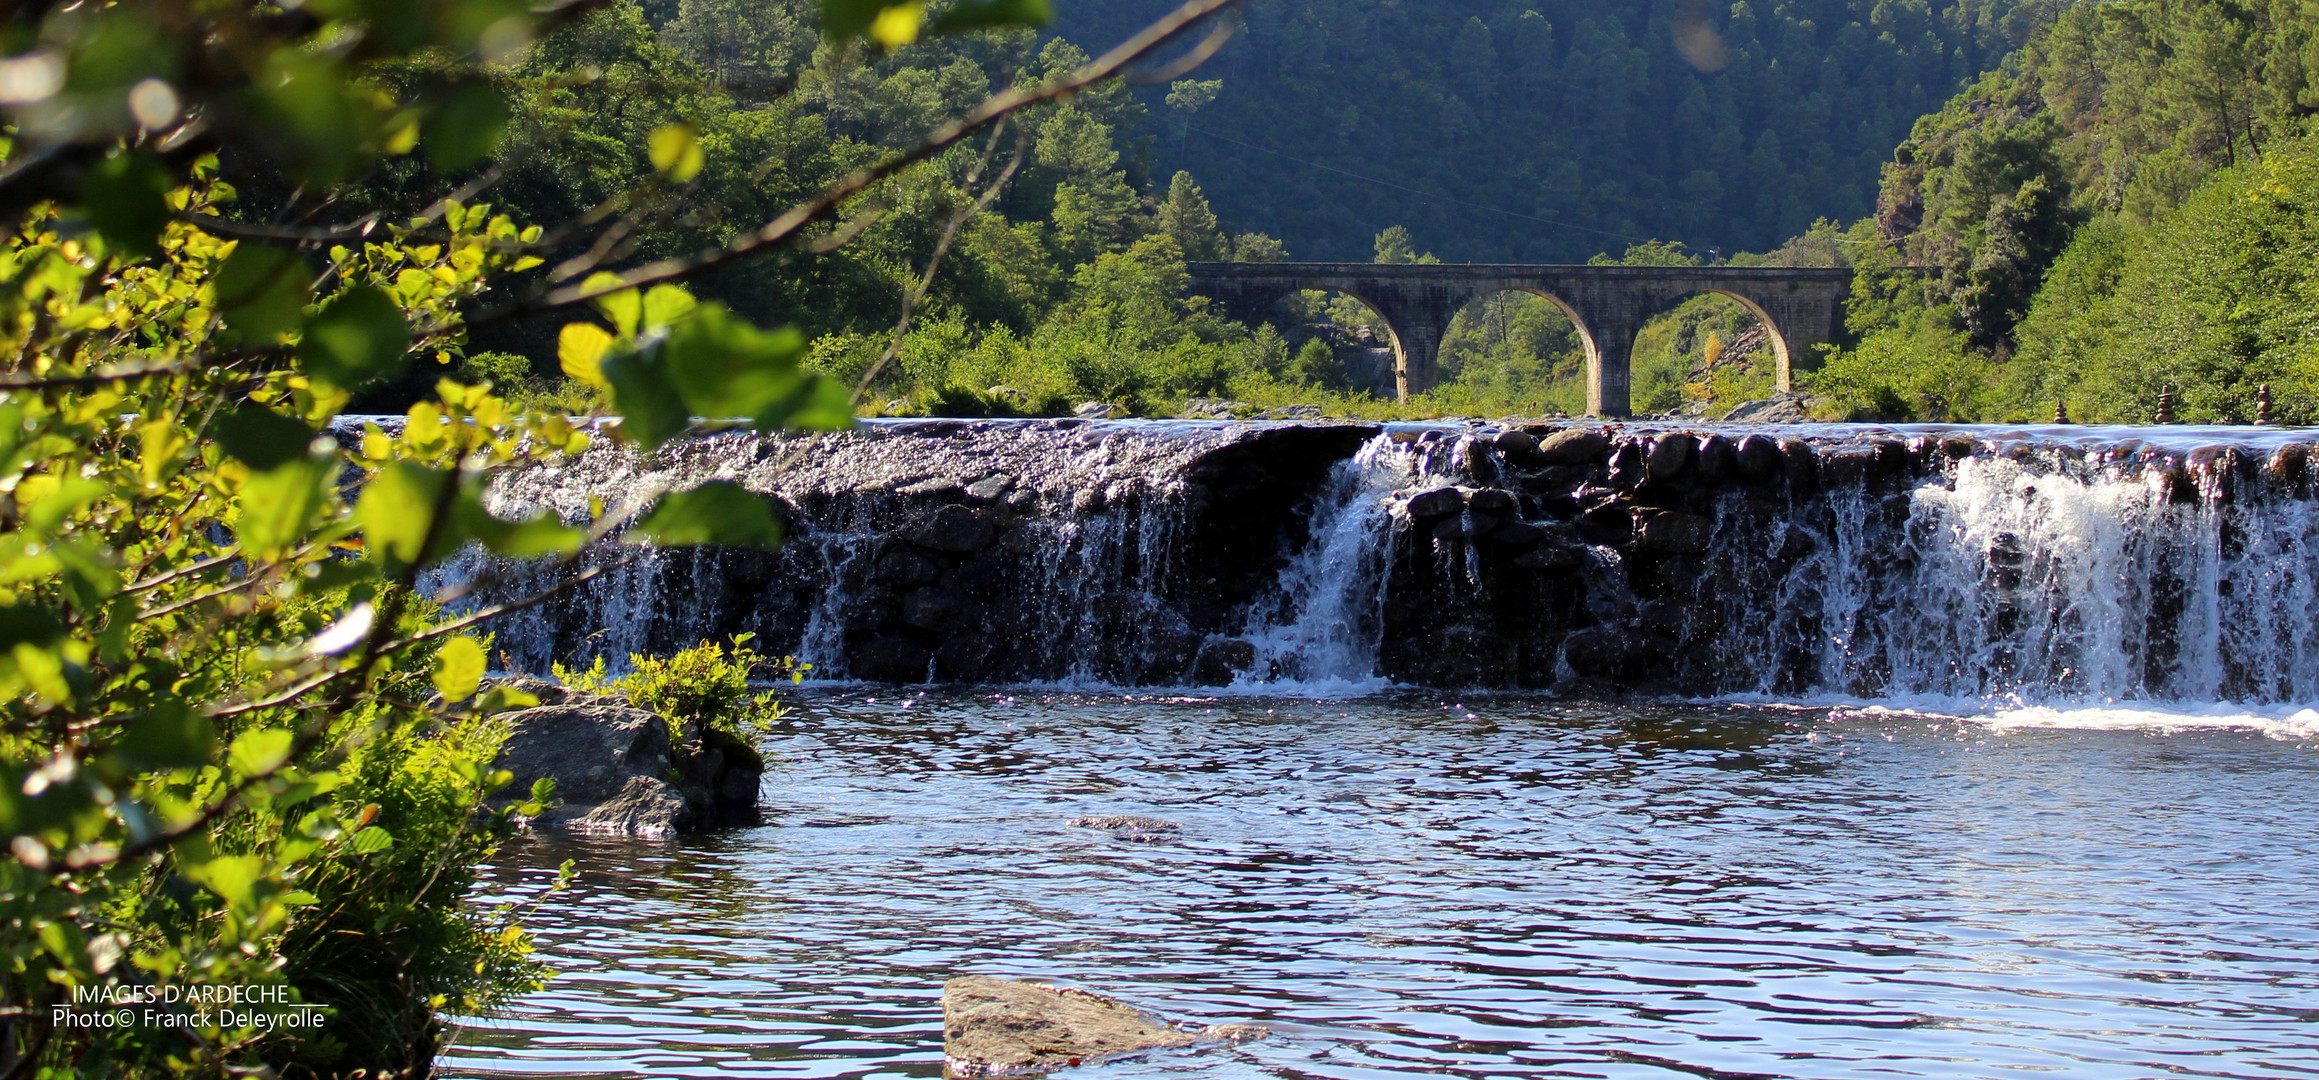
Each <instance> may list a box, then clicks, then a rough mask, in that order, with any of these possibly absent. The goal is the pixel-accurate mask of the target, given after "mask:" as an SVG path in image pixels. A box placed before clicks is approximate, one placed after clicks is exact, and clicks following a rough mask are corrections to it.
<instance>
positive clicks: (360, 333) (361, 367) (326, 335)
mask: <svg viewBox="0 0 2319 1080" xmlns="http://www.w3.org/2000/svg"><path fill="white" fill-rule="evenodd" d="M410 348H411V326H410V324H409V323H407V322H404V321H403V313H402V309H401V308H398V307H396V306H395V302H394V298H393V297H391V296H388V295H387V294H386V291H385V290H383V289H379V288H376V287H373V286H369V285H357V286H355V287H354V288H351V289H348V290H346V291H345V292H342V293H340V294H338V295H337V296H335V297H332V298H331V300H330V302H329V303H327V304H324V305H322V309H321V310H320V311H317V312H315V313H314V316H313V317H312V318H310V319H308V320H306V332H305V337H304V338H302V339H301V340H300V341H299V342H298V365H299V366H300V367H302V368H304V369H305V370H306V373H307V374H308V375H311V376H313V377H315V378H316V379H319V380H321V381H323V382H326V383H329V384H330V385H332V386H336V387H338V388H340V389H343V390H353V389H357V388H360V387H362V386H363V385H365V384H368V383H371V382H375V381H377V380H379V379H382V378H385V377H387V376H389V375H392V374H394V373H395V372H396V371H398V370H400V369H401V368H402V364H403V359H404V357H405V355H406V354H407V353H409V352H410Z"/></svg>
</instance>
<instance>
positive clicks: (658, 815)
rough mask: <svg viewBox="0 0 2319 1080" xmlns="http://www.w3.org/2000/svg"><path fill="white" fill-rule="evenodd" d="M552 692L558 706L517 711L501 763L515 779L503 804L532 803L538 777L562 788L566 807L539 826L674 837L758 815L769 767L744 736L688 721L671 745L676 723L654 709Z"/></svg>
mask: <svg viewBox="0 0 2319 1080" xmlns="http://www.w3.org/2000/svg"><path fill="white" fill-rule="evenodd" d="M530 681H531V682H539V681H541V680H530ZM525 689H527V690H529V691H530V692H531V693H533V694H534V695H535V696H539V695H540V694H541V689H535V688H532V687H531V686H529V684H528V683H527V684H526V686H525ZM543 689H546V690H548V691H549V692H550V694H551V695H552V696H553V697H554V698H555V699H556V703H555V704H552V705H541V706H538V707H536V708H531V709H524V710H522V711H519V712H514V713H510V714H508V716H507V723H508V727H509V734H508V738H507V741H506V742H505V743H503V744H501V746H500V750H499V761H498V765H499V767H500V768H503V769H506V770H508V771H509V772H512V773H514V774H515V780H514V782H513V783H511V784H509V785H508V787H507V789H506V793H505V794H504V795H502V796H501V800H500V801H502V802H508V801H516V800H520V799H523V798H526V797H528V796H529V794H530V792H531V787H532V784H533V782H534V781H537V780H542V779H546V780H552V781H554V782H555V785H556V798H557V799H559V800H561V801H562V804H563V805H561V806H557V807H555V808H554V809H551V810H549V811H548V812H546V813H544V814H541V815H540V816H539V817H538V818H536V819H534V820H533V821H532V824H533V825H534V826H536V827H541V828H552V829H569V830H572V831H575V832H583V833H593V834H599V835H616V836H642V837H665V836H673V835H675V834H677V833H683V832H697V831H700V830H702V829H707V828H712V827H715V826H717V825H723V824H741V823H744V822H747V821H749V820H753V819H754V816H755V813H756V807H757V793H758V780H759V777H760V776H761V775H762V774H763V773H764V771H765V762H764V759H763V758H761V757H759V756H758V755H757V752H756V751H755V750H754V749H752V748H751V747H749V746H748V745H747V744H745V743H743V742H742V741H741V740H739V739H736V738H734V737H733V736H731V735H727V734H725V733H724V732H718V731H708V732H704V731H702V730H701V729H700V727H699V725H697V724H689V725H687V726H686V728H685V730H684V732H683V733H682V738H681V739H680V741H679V743H678V744H677V745H676V746H674V747H671V746H670V744H669V729H668V722H667V721H665V720H662V719H661V718H660V717H659V716H657V715H655V714H653V713H649V712H646V711H644V710H642V709H635V708H630V707H628V706H627V705H626V704H623V703H621V702H620V701H619V699H617V698H610V697H597V696H592V695H586V694H573V693H570V692H568V691H565V690H563V688H561V687H557V686H554V684H546V685H545V687H543ZM542 700H546V698H545V697H544V696H543V698H542Z"/></svg>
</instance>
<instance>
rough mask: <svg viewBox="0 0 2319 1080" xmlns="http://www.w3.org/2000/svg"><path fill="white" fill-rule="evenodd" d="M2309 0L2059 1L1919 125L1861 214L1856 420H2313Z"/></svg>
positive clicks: (2314, 8) (2318, 305)
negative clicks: (2271, 407) (1996, 66)
mask: <svg viewBox="0 0 2319 1080" xmlns="http://www.w3.org/2000/svg"><path fill="white" fill-rule="evenodd" d="M2314 116H2319V3H2313V2H2312V0H2112V2H2107V3H2098V4H2082V5H2078V6H2076V7H2072V8H2069V9H2067V10H2065V11H2064V12H2063V13H2062V14H2061V16H2060V18H2059V19H2058V21H2056V22H2055V23H2054V24H2053V25H2052V26H2051V27H2050V28H2048V29H2046V30H2044V31H2042V32H2040V33H2038V34H2037V35H2035V36H2034V37H2033V38H2032V40H2031V41H2030V42H2029V43H2028V44H2027V46H2026V47H2025V48H2024V49H2022V50H2021V51H2020V53H2019V54H2018V55H2017V56H2015V57H2014V58H2013V60H2012V61H2011V62H2010V63H2008V64H2007V65H2005V66H2004V68H2003V69H2002V70H1999V71H1996V72H1993V73H1991V74H1990V75H1989V76H1987V77H1986V78H1984V79H1982V80H1980V81H1979V82H1977V83H1976V84H1975V85H1974V86H1973V87H1971V88H1970V89H1969V90H1968V91H1967V92H1965V93H1963V94H1960V95H1958V96H1957V97H1956V98H1955V99H1953V100H1952V101H1950V102H1949V103H1948V105H1947V106H1946V107H1945V108H1943V109H1942V110H1941V111H1939V112H1937V113H1934V114H1932V115H1929V116H1926V117H1925V118H1924V119H1923V120H1921V121H1919V122H1918V123H1917V125H1916V127H1915V129H1914V131H1913V132H1912V134H1911V135H1910V137H1909V138H1908V140H1907V141H1906V142H1904V143H1903V144H1902V145H1901V146H1900V147H1899V149H1898V151H1897V152H1896V154H1895V156H1894V163H1893V164H1892V165H1891V166H1889V167H1888V169H1887V170H1886V174H1885V178H1884V184H1883V190H1882V195H1881V199H1880V201H1879V205H1878V210H1877V214H1876V216H1875V219H1874V220H1873V221H1863V222H1861V223H1860V224H1859V225H1858V226H1856V227H1855V228H1854V229H1853V230H1852V238H1853V239H1854V240H1856V241H1858V242H1857V243H1856V244H1854V245H1853V246H1852V247H1851V249H1850V250H1852V251H1855V252H1858V253H1860V257H1861V260H1862V265H1863V269H1864V270H1865V271H1866V272H1865V273H1864V274H1863V275H1862V276H1861V279H1860V282H1859V295H1858V296H1857V297H1856V299H1855V303H1854V305H1853V311H1852V316H1851V318H1852V324H1853V329H1854V330H1855V332H1857V333H1858V334H1859V335H1860V336H1861V341H1860V343H1859V346H1858V347H1857V348H1856V349H1854V350H1852V351H1851V352H1849V353H1848V354H1846V355H1844V356H1843V357H1840V358H1839V359H1838V360H1837V362H1836V363H1834V364H1833V365H1831V367H1830V370H1829V371H1828V372H1826V373H1825V374H1824V375H1823V376H1822V377H1821V379H1820V386H1821V389H1823V390H1824V391H1827V392H1829V393H1831V394H1833V395H1835V396H1836V397H1837V398H1838V399H1839V401H1840V402H1841V405H1842V407H1843V408H1846V409H1849V410H1851V411H1853V412H1855V413H1858V414H1867V415H1885V416H1917V417H1931V418H1942V417H1953V418H1961V419H2044V418H2047V417H2050V416H2051V415H2052V414H2053V413H2054V411H2055V410H2056V409H2057V408H2062V409H2065V410H2066V411H2068V412H2069V414H2070V415H2072V416H2073V417H2076V418H2079V419H2102V420H2149V419H2152V418H2154V417H2155V416H2156V415H2157V413H2158V407H2159V398H2160V396H2161V394H2163V393H2165V392H2167V391H2168V390H2169V389H2171V390H2172V391H2173V392H2174V395H2175V398H2176V404H2175V408H2174V410H2173V413H2174V417H2175V418H2176V419H2181V420H2192V421H2196V420H2221V421H2229V422H2244V421H2249V420H2252V419H2254V418H2255V416H2256V396H2257V393H2258V390H2259V388H2260V386H2261V385H2262V384H2265V383H2269V384H2272V386H2273V397H2274V399H2275V405H2276V416H2277V417H2278V418H2280V419H2292V420H2297V421H2304V422H2307V421H2309V420H2311V419H2313V418H2319V366H2315V365H2314V363H2313V361H2312V359H2311V358H2312V356H2313V354H2314V346H2319V329H2315V328H2319V320H2315V319H2314V318H2313V317H2312V312H2313V311H2314V310H2319V275H2315V273H2314V269H2313V268H2314V267H2315V266H2319V261H2315V259H2314V257H2315V256H2319V144H2315V143H2314V142H2313V141H2312V139H2311V137H2310V132H2311V124H2312V120H2313V117H2314Z"/></svg>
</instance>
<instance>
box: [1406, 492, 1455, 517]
mask: <svg viewBox="0 0 2319 1080" xmlns="http://www.w3.org/2000/svg"><path fill="white" fill-rule="evenodd" d="M1401 510H1402V512H1403V513H1405V514H1408V515H1409V520H1411V521H1432V520H1434V519H1436V518H1445V517H1448V516H1450V515H1452V514H1456V513H1460V512H1462V511H1464V510H1465V493H1464V492H1462V491H1459V490H1458V489H1456V488H1433V489H1431V490H1429V491H1420V492H1416V493H1414V494H1411V495H1409V496H1408V497H1407V498H1405V499H1403V500H1402V502H1401Z"/></svg>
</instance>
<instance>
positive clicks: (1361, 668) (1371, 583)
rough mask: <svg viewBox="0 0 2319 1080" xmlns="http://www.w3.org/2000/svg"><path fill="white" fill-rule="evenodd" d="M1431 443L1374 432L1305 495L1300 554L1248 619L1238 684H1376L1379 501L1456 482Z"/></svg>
mask: <svg viewBox="0 0 2319 1080" xmlns="http://www.w3.org/2000/svg"><path fill="white" fill-rule="evenodd" d="M1439 445H1440V443H1439V442H1433V443H1417V442H1413V441H1410V440H1406V439H1399V438H1396V437H1394V436H1393V435H1390V434H1381V435H1378V436H1377V437H1375V438H1372V439H1370V440H1369V441H1368V442H1367V443H1365V444H1363V445H1362V447H1361V449H1360V450H1359V452H1357V453H1355V454H1354V455H1353V456H1352V457H1350V458H1348V459H1346V460H1344V461H1342V462H1339V463H1338V464H1337V466H1336V467H1335V468H1334V469H1331V470H1330V471H1329V477H1328V481H1327V484H1326V486H1324V487H1323V488H1322V489H1321V490H1320V491H1319V492H1317V493H1316V494H1315V495H1314V497H1313V501H1312V502H1313V506H1312V512H1311V515H1310V518H1309V523H1308V526H1307V529H1306V532H1307V539H1306V542H1305V547H1304V550H1303V551H1301V552H1298V553H1297V554H1295V555H1294V556H1292V557H1291V558H1290V559H1289V561H1288V564H1287V565H1286V566H1284V567H1282V568H1281V571H1280V576H1279V583H1278V585H1277V587H1276V589H1275V590H1274V595H1273V597H1272V602H1271V603H1269V604H1266V605H1263V606H1261V607H1259V608H1257V609H1256V610H1254V611H1253V612H1251V615H1250V618H1249V626H1248V629H1247V632H1246V633H1245V635H1244V636H1245V637H1246V638H1247V640H1248V642H1249V643H1250V645H1252V646H1253V649H1254V656H1255V659H1254V661H1253V662H1252V663H1251V664H1250V665H1249V666H1248V670H1247V671H1246V672H1245V673H1244V674H1242V675H1241V677H1240V680H1239V682H1240V683H1241V684H1242V685H1245V686H1261V687H1267V688H1277V687H1279V686H1281V685H1282V684H1288V685H1292V686H1298V687H1302V688H1305V689H1307V690H1313V691H1327V690H1360V689H1367V688H1373V687H1377V686H1381V685H1383V680H1382V679H1380V678H1378V676H1377V638H1378V635H1379V634H1380V633H1382V632H1383V630H1384V625H1383V618H1382V613H1381V612H1379V611H1378V601H1379V598H1380V597H1382V596H1383V594H1384V575H1385V569H1386V566H1387V565H1388V564H1389V563H1390V561H1391V559H1392V543H1393V539H1394V531H1393V528H1392V519H1391V514H1390V512H1389V510H1388V507H1387V499H1388V498H1389V497H1390V496H1392V495H1393V494H1394V493H1395V492H1397V491H1400V490H1402V489H1405V488H1410V487H1412V486H1413V485H1415V486H1420V487H1444V486H1447V485H1449V484H1450V483H1451V482H1452V481H1453V480H1454V475H1453V474H1452V472H1451V470H1450V469H1449V468H1448V467H1446V463H1445V462H1444V460H1443V458H1442V455H1440V454H1439V453H1438V452H1437V448H1438V447H1439ZM1452 456H1453V457H1454V455H1452Z"/></svg>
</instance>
